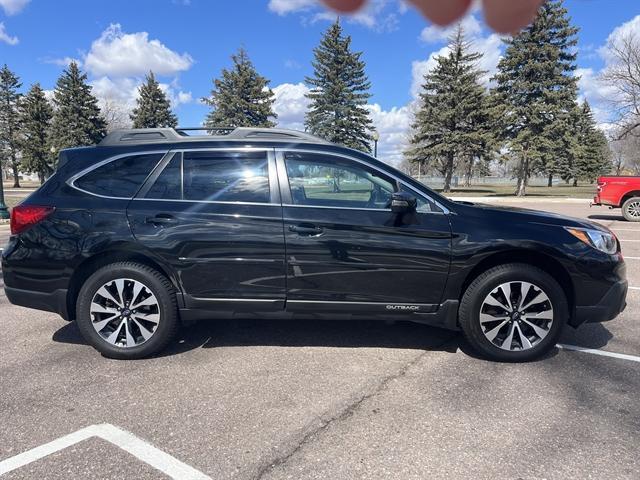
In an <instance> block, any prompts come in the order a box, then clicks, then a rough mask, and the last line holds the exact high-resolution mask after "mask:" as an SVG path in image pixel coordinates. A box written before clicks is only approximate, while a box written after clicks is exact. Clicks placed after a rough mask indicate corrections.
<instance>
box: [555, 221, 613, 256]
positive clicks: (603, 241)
mask: <svg viewBox="0 0 640 480" xmlns="http://www.w3.org/2000/svg"><path fill="white" fill-rule="evenodd" d="M565 229H566V230H567V232H569V233H570V234H571V235H573V236H574V237H576V238H577V239H578V240H580V241H582V242H584V243H586V244H587V245H589V246H590V247H593V248H595V249H596V250H600V251H601V252H604V253H608V254H609V255H613V254H615V253H617V252H618V241H617V240H616V237H615V236H614V235H613V233H607V232H603V231H601V230H592V229H590V228H573V227H565Z"/></svg>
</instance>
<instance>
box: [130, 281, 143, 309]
mask: <svg viewBox="0 0 640 480" xmlns="http://www.w3.org/2000/svg"><path fill="white" fill-rule="evenodd" d="M143 288H145V287H144V285H143V284H141V283H140V282H135V281H134V282H133V295H132V297H131V304H132V305H133V304H134V303H135V302H136V300H137V299H138V295H140V292H141V291H142V289H143Z"/></svg>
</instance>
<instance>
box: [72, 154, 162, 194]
mask: <svg viewBox="0 0 640 480" xmlns="http://www.w3.org/2000/svg"><path fill="white" fill-rule="evenodd" d="M163 156H164V154H163V153H152V154H140V155H130V156H126V157H122V158H118V159H116V160H113V161H111V162H108V163H105V164H104V165H102V166H100V167H98V168H96V169H94V170H91V171H90V172H88V173H87V174H85V175H83V176H82V177H80V178H78V179H77V180H76V181H75V182H74V185H75V186H76V187H77V188H80V189H82V190H85V191H87V192H89V193H93V194H96V195H102V196H106V197H117V198H132V197H133V196H134V195H135V194H136V192H137V191H138V189H139V188H140V186H141V185H142V184H143V182H144V181H145V180H146V178H147V177H148V176H149V174H150V173H151V171H152V170H153V168H154V167H155V166H156V165H157V164H158V162H159V161H160V159H161V158H162V157H163Z"/></svg>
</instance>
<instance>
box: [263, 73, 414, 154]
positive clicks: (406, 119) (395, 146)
mask: <svg viewBox="0 0 640 480" xmlns="http://www.w3.org/2000/svg"><path fill="white" fill-rule="evenodd" d="M273 93H274V94H275V97H276V102H275V104H274V111H275V112H276V113H277V114H278V126H279V127H281V128H291V129H293V130H300V131H302V130H304V114H305V112H306V111H307V108H308V105H309V100H308V99H307V98H306V97H305V95H306V94H307V93H309V87H307V86H306V85H305V84H304V83H283V84H280V85H278V86H276V87H274V88H273ZM367 109H368V110H369V113H370V115H371V119H372V121H373V124H374V126H375V128H376V130H377V131H378V133H379V134H380V140H379V142H378V157H379V158H380V159H381V160H383V161H385V162H388V163H391V164H398V163H400V161H401V160H402V152H403V150H404V148H405V145H406V139H407V132H408V130H409V124H410V123H411V118H412V116H411V107H410V106H404V107H393V108H391V109H390V110H383V109H382V107H381V106H380V105H379V104H377V103H374V104H371V105H367Z"/></svg>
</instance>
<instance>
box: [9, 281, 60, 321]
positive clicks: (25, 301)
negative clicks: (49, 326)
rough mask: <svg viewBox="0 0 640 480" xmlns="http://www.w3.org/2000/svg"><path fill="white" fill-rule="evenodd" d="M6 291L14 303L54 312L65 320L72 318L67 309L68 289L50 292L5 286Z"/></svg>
mask: <svg viewBox="0 0 640 480" xmlns="http://www.w3.org/2000/svg"><path fill="white" fill-rule="evenodd" d="M4 293H5V294H6V295H7V299H8V300H9V301H10V302H11V303H12V304H14V305H18V306H21V307H27V308H35V309H36V310H44V311H46V312H54V313H57V314H58V315H60V316H61V317H62V318H64V319H65V320H69V319H70V316H69V312H68V309H67V290H55V291H53V292H50V293H48V292H36V291H33V290H21V289H19V288H11V287H4Z"/></svg>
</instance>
